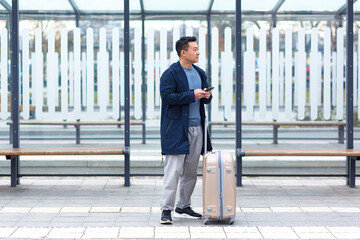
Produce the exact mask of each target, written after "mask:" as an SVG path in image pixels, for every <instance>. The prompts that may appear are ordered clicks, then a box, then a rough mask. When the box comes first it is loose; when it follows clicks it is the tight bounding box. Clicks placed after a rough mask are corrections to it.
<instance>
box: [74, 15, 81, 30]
mask: <svg viewBox="0 0 360 240" xmlns="http://www.w3.org/2000/svg"><path fill="white" fill-rule="evenodd" d="M75 24H76V27H77V28H78V27H79V26H80V14H76V15H75Z"/></svg>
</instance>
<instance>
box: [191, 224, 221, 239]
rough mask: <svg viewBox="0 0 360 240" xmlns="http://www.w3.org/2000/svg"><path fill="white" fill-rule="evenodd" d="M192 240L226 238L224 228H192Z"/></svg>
mask: <svg viewBox="0 0 360 240" xmlns="http://www.w3.org/2000/svg"><path fill="white" fill-rule="evenodd" d="M190 237H191V238H211V239H212V238H226V234H225V232H224V229H223V228H222V227H190Z"/></svg>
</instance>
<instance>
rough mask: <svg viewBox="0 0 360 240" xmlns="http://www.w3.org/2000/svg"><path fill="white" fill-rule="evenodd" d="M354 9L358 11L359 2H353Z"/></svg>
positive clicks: (359, 8)
mask: <svg viewBox="0 0 360 240" xmlns="http://www.w3.org/2000/svg"><path fill="white" fill-rule="evenodd" d="M354 11H360V2H355V3H354Z"/></svg>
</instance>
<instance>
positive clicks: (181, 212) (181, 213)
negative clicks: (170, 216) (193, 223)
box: [174, 207, 202, 219]
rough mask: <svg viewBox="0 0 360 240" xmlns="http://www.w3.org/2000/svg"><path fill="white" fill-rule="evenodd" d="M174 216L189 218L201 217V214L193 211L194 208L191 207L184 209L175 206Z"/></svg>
mask: <svg viewBox="0 0 360 240" xmlns="http://www.w3.org/2000/svg"><path fill="white" fill-rule="evenodd" d="M174 217H176V218H189V219H201V218H202V215H201V214H199V213H197V212H194V210H192V209H191V207H186V208H184V209H181V208H178V207H177V208H176V209H175V213H174Z"/></svg>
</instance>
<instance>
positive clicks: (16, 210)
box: [0, 207, 31, 213]
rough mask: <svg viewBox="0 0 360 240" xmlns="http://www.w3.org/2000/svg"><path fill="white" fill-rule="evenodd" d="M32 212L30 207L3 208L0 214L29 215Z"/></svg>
mask: <svg viewBox="0 0 360 240" xmlns="http://www.w3.org/2000/svg"><path fill="white" fill-rule="evenodd" d="M30 210H31V208H29V207H3V208H2V209H1V211H0V213H28V212H29V211H30Z"/></svg>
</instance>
